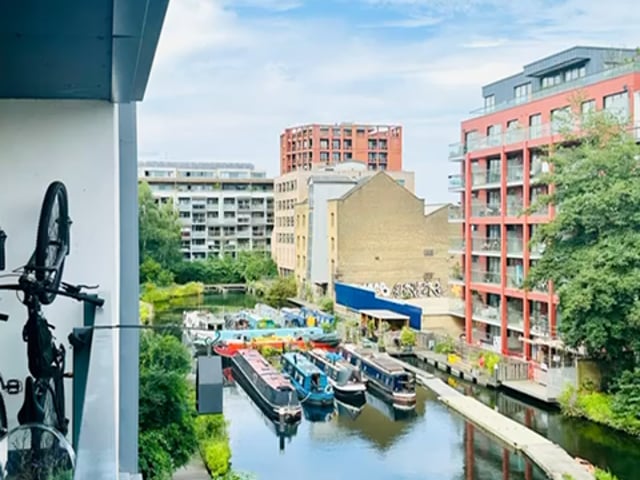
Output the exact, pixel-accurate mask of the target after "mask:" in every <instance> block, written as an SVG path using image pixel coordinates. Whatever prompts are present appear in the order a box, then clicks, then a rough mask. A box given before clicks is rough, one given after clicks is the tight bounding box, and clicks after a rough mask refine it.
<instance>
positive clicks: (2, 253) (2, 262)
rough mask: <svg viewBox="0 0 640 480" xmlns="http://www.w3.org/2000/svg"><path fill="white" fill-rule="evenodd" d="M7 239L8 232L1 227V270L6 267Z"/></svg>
mask: <svg viewBox="0 0 640 480" xmlns="http://www.w3.org/2000/svg"><path fill="white" fill-rule="evenodd" d="M6 240H7V234H6V233H4V230H2V229H1V228H0V272H1V271H3V270H4V269H5V267H6V259H7V257H6V255H5V250H4V244H5V241H6Z"/></svg>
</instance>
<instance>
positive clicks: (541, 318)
mask: <svg viewBox="0 0 640 480" xmlns="http://www.w3.org/2000/svg"><path fill="white" fill-rule="evenodd" d="M529 323H530V327H529V328H530V333H531V334H533V335H538V336H541V337H550V336H551V329H550V325H549V316H548V315H543V314H541V313H536V312H532V313H531V315H530V316H529Z"/></svg>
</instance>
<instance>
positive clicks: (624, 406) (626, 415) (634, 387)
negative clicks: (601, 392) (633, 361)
mask: <svg viewBox="0 0 640 480" xmlns="http://www.w3.org/2000/svg"><path fill="white" fill-rule="evenodd" d="M612 408H613V411H614V412H615V414H616V416H617V417H618V418H621V419H624V420H625V421H626V422H627V423H628V424H629V425H636V426H637V428H638V434H640V368H636V369H635V370H634V371H633V372H631V371H626V372H624V373H623V374H622V375H621V376H620V379H619V380H618V385H617V388H616V392H615V394H614V396H613V405H612Z"/></svg>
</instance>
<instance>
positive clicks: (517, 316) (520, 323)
mask: <svg viewBox="0 0 640 480" xmlns="http://www.w3.org/2000/svg"><path fill="white" fill-rule="evenodd" d="M507 325H508V326H509V327H511V328H517V329H519V330H522V329H523V328H524V315H523V312H522V310H519V309H516V308H513V307H507Z"/></svg>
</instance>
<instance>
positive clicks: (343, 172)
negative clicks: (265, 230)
mask: <svg viewBox="0 0 640 480" xmlns="http://www.w3.org/2000/svg"><path fill="white" fill-rule="evenodd" d="M376 172H377V170H370V169H369V168H368V167H367V164H366V163H364V162H344V163H342V164H340V165H335V166H322V165H316V166H313V167H312V168H311V169H310V170H296V171H292V172H290V173H286V174H284V175H281V176H280V177H278V178H276V179H275V180H274V205H275V212H274V213H275V224H274V226H273V238H272V243H271V254H272V257H273V259H274V260H275V262H276V264H277V265H278V270H279V272H280V274H281V275H293V274H294V273H295V269H296V262H297V253H296V243H295V237H296V233H295V229H296V223H295V220H296V214H295V206H296V205H297V204H298V203H300V202H303V201H304V200H306V199H307V197H308V194H309V183H308V182H309V178H310V177H311V176H312V175H320V176H323V177H330V176H333V177H345V176H346V177H349V178H351V179H353V180H358V179H361V178H366V177H370V176H372V175H374V174H375V173H376ZM387 173H388V174H389V175H391V176H392V177H393V178H394V179H395V180H396V181H397V182H398V183H399V184H401V185H403V186H404V187H406V188H407V189H408V190H409V191H411V192H414V191H415V180H414V174H413V172H404V171H397V172H393V171H387Z"/></svg>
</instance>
